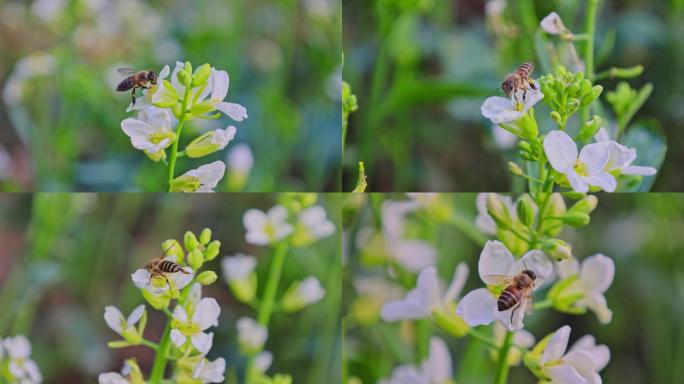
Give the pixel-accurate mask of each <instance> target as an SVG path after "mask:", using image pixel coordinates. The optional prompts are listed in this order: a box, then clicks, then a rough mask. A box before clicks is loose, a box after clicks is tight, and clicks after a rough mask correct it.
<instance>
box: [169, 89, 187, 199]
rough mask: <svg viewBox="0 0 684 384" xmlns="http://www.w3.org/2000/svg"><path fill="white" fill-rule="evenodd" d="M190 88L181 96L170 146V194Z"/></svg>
mask: <svg viewBox="0 0 684 384" xmlns="http://www.w3.org/2000/svg"><path fill="white" fill-rule="evenodd" d="M191 90H192V87H190V86H186V87H185V94H184V95H183V102H182V103H181V115H180V117H179V118H178V128H177V129H176V140H175V141H174V142H173V145H172V146H171V154H170V155H169V175H168V192H171V183H172V182H173V178H174V174H175V170H176V158H177V157H178V143H179V142H180V139H181V133H182V132H183V125H184V124H185V116H187V114H188V111H187V108H188V98H189V97H190V91H191Z"/></svg>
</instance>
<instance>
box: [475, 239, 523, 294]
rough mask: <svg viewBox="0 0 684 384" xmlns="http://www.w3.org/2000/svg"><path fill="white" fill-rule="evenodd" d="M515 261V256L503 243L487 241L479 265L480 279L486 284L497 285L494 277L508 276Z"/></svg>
mask: <svg viewBox="0 0 684 384" xmlns="http://www.w3.org/2000/svg"><path fill="white" fill-rule="evenodd" d="M514 261H515V259H514V258H513V255H512V254H511V252H510V251H509V250H508V249H506V246H505V245H503V243H501V242H500V241H496V240H493V241H492V240H490V241H487V243H485V246H484V248H483V249H482V253H480V260H479V261H478V263H477V270H478V272H479V274H480V279H482V281H483V282H484V283H485V284H490V285H495V284H497V283H498V281H497V279H496V278H495V277H494V276H501V275H506V274H507V272H508V269H509V268H510V266H511V265H513V262H514Z"/></svg>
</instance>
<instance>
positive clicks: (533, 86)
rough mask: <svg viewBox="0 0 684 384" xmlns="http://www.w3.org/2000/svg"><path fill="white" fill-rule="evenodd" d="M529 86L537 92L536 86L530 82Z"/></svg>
mask: <svg viewBox="0 0 684 384" xmlns="http://www.w3.org/2000/svg"><path fill="white" fill-rule="evenodd" d="M529 84H530V88H532V89H534V90H535V91H536V90H537V86H536V85H534V82H532V81H530V82H529Z"/></svg>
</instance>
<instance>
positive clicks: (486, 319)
mask: <svg viewBox="0 0 684 384" xmlns="http://www.w3.org/2000/svg"><path fill="white" fill-rule="evenodd" d="M572 196H573V197H574V198H575V199H576V201H575V202H574V203H573V204H571V205H570V204H566V200H565V198H564V197H563V196H562V195H561V194H559V193H536V194H523V195H521V196H520V197H518V198H517V199H515V200H514V199H513V198H511V197H510V196H500V195H497V194H493V193H491V194H481V195H479V196H478V198H477V204H476V207H477V210H478V215H477V217H476V219H475V223H474V224H473V225H474V226H475V227H477V228H478V229H480V230H481V231H482V232H483V233H484V234H486V235H487V236H494V237H495V239H491V240H486V239H485V240H483V244H484V245H483V248H482V251H481V253H480V256H479V259H478V265H477V272H478V275H479V280H480V281H481V283H480V284H481V285H480V287H474V288H473V289H472V290H470V291H466V292H465V293H463V292H464V290H463V288H464V287H465V286H466V282H467V280H468V269H469V268H468V266H467V264H466V263H464V262H459V263H457V264H456V266H455V268H454V271H453V278H452V279H451V282H450V283H449V284H445V283H444V282H443V281H442V279H441V278H440V268H438V265H441V264H442V262H440V260H439V258H438V257H437V255H436V254H435V258H433V259H431V260H430V263H429V264H428V265H427V266H425V267H423V268H420V269H416V270H413V269H409V268H406V266H405V265H401V264H398V263H395V262H394V261H393V260H391V259H384V265H386V266H389V267H390V268H389V269H388V270H389V272H390V273H389V275H390V277H392V278H394V279H396V280H397V282H398V283H399V284H400V285H403V286H404V287H406V288H407V290H406V292H405V293H396V294H392V295H391V296H392V297H386V298H385V299H384V300H383V303H382V304H381V305H380V308H379V319H380V320H382V321H384V322H389V323H392V322H402V323H403V324H404V325H406V324H407V323H409V324H414V326H415V327H417V328H418V329H420V328H421V327H425V324H426V323H424V322H425V321H426V320H427V321H429V322H428V323H427V324H430V323H431V324H433V325H434V326H435V327H436V328H439V329H440V330H441V331H443V332H444V334H446V335H449V336H452V337H454V338H457V339H460V338H464V337H474V338H476V339H478V340H480V341H482V342H484V343H485V344H486V345H487V346H488V347H489V353H490V357H491V358H492V360H493V361H494V362H495V363H496V365H497V367H496V372H495V375H496V377H497V378H499V379H500V378H501V377H504V378H505V377H506V374H505V373H503V372H505V371H507V370H508V369H509V367H510V366H516V365H520V364H521V363H523V364H524V365H525V367H527V368H528V369H529V370H530V371H531V372H532V373H533V374H535V376H537V377H538V379H539V380H540V381H541V382H548V383H563V384H565V383H568V384H570V383H590V382H594V383H595V382H600V381H601V378H600V376H599V372H600V371H601V370H602V369H603V368H604V367H605V366H606V364H607V363H608V360H609V358H610V351H609V350H608V348H607V347H606V346H604V345H598V346H597V345H596V342H595V340H594V338H593V337H592V336H585V337H583V338H581V339H580V340H578V341H577V342H576V343H575V345H574V346H573V347H572V348H570V349H569V350H568V351H567V352H566V349H567V344H568V334H569V332H570V327H569V326H564V327H562V328H561V329H560V330H558V331H557V332H556V333H554V334H551V335H548V336H546V337H543V338H541V340H540V341H539V342H537V343H535V337H534V335H533V334H532V333H531V332H530V331H529V330H527V329H525V328H526V324H525V322H526V321H525V318H526V316H530V315H531V316H535V317H536V316H540V314H539V312H541V313H542V315H543V311H544V310H546V309H550V308H552V309H554V310H556V311H559V312H563V313H567V314H572V315H582V314H585V313H586V312H587V311H591V312H594V314H595V315H596V317H597V319H598V322H599V323H601V324H608V323H610V321H611V318H612V312H611V310H610V309H609V307H608V305H607V300H606V297H605V293H606V291H607V290H608V289H609V287H610V285H611V284H612V281H613V278H614V274H615V264H614V263H613V261H612V259H610V258H609V257H607V256H605V255H603V254H596V255H594V256H591V257H587V258H585V259H583V260H581V261H580V260H578V259H577V258H576V257H575V255H574V253H573V250H572V246H571V245H570V244H569V243H567V242H566V241H565V240H562V239H560V238H558V236H559V235H560V234H561V232H562V230H563V229H564V228H566V227H582V226H586V225H588V224H589V223H590V221H591V218H590V214H591V213H592V211H593V210H594V209H595V208H596V205H597V203H598V199H597V198H596V196H593V195H588V196H585V195H579V194H574V195H572ZM417 202H422V205H420V206H418V207H417V206H415V204H417ZM428 202H430V203H429V204H430V205H432V206H433V207H434V206H435V204H436V203H435V200H434V197H433V196H429V195H425V196H415V195H411V199H410V200H400V201H392V200H389V201H385V202H384V206H385V207H393V208H392V209H396V211H392V210H390V212H394V213H393V214H389V215H387V214H386V213H385V214H384V215H383V216H382V226H383V228H385V231H387V230H388V229H389V232H390V233H392V232H393V231H399V232H398V233H403V232H404V231H405V230H406V228H407V227H410V225H409V223H408V221H413V218H414V217H415V218H420V217H425V216H423V215H426V214H427V213H428V212H429V209H428V208H427V207H429V206H430V205H428ZM437 202H438V203H439V204H440V205H439V206H441V207H444V206H445V205H444V204H443V201H442V202H439V200H437ZM396 207H398V208H396ZM408 212H410V213H412V214H414V213H415V214H416V215H415V216H412V217H411V218H409V217H408ZM454 216H456V214H451V215H439V216H434V215H433V216H430V218H431V219H435V217H443V218H449V217H451V219H447V220H443V221H442V222H443V223H449V224H454V223H455V221H454V219H453V217H454ZM430 221H432V222H434V220H430ZM427 223H428V221H425V222H423V225H429V224H427ZM459 228H464V227H459ZM472 238H473V239H474V240H478V241H479V239H480V238H479V237H475V236H473V237H472ZM395 241H396V240H395ZM360 252H361V254H363V252H364V250H361V251H360ZM414 274H415V275H414ZM413 276H415V280H413V279H412V277H413ZM367 279H368V278H367ZM411 281H414V282H415V283H411ZM360 283H361V282H359V284H358V285H357V289H358V290H359V292H361V293H362V292H363V291H364V290H365V291H368V292H370V295H373V294H375V295H377V293H375V292H378V291H387V292H393V291H394V290H395V288H389V287H388V288H380V285H378V284H377V283H373V284H372V287H371V288H370V289H366V288H363V286H366V285H370V284H369V282H368V281H364V282H363V284H360ZM542 295H543V296H542ZM536 296H542V297H536ZM357 300H362V301H363V303H369V301H368V300H367V299H364V298H363V296H362V297H360V298H359V299H357ZM376 308H377V307H376ZM533 310H534V312H533ZM352 314H353V315H354V317H355V318H356V319H357V320H361V319H362V318H363V317H362V316H366V317H365V318H366V319H370V317H368V315H366V314H363V312H362V309H361V308H360V306H359V305H357V303H352ZM369 321H370V320H365V321H364V323H367V322H369ZM421 324H423V325H421ZM423 329H424V328H423ZM417 332H418V337H419V338H420V337H423V338H424V337H426V336H430V333H429V332H427V333H426V332H425V330H423V331H422V332H421V331H417ZM416 342H417V343H421V341H420V340H417V341H416ZM426 345H429V353H427V354H422V355H421V354H420V353H419V355H418V356H419V359H418V360H415V361H417V362H418V364H401V365H398V366H397V367H396V368H395V369H394V370H393V372H392V373H391V374H390V375H388V376H386V377H387V378H386V379H384V380H382V381H381V382H382V383H388V384H391V383H403V382H420V383H449V382H452V381H453V373H452V362H451V357H450V356H449V350H448V348H447V346H446V344H445V343H444V342H443V341H442V340H440V339H438V338H436V337H434V336H431V337H430V338H429V342H428V343H427V344H426ZM499 379H497V380H499ZM504 380H505V379H504ZM495 382H497V383H498V382H505V381H496V380H495Z"/></svg>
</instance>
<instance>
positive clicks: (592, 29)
mask: <svg viewBox="0 0 684 384" xmlns="http://www.w3.org/2000/svg"><path fill="white" fill-rule="evenodd" d="M598 2H599V0H587V19H586V25H585V30H586V32H585V34H586V35H587V39H586V41H585V43H584V68H585V69H584V72H585V73H586V75H587V76H586V77H587V79H589V80H593V79H594V38H595V36H594V35H595V34H596V13H597V11H598ZM587 120H589V107H586V108H582V121H583V122H584V121H587Z"/></svg>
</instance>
